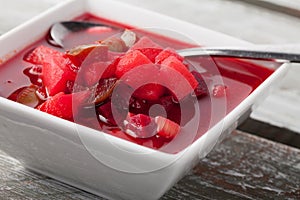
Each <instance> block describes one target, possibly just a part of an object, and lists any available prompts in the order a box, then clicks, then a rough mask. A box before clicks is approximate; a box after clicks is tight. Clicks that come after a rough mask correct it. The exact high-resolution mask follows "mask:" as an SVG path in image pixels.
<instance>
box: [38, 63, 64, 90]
mask: <svg viewBox="0 0 300 200" xmlns="http://www.w3.org/2000/svg"><path fill="white" fill-rule="evenodd" d="M42 80H43V84H44V85H45V87H46V90H47V92H48V94H49V96H54V95H55V94H57V93H59V92H63V91H65V88H66V83H67V79H66V77H65V72H64V71H63V70H62V69H61V68H60V67H59V66H58V65H51V64H49V63H45V64H44V65H43V76H42Z"/></svg>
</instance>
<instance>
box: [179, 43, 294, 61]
mask: <svg viewBox="0 0 300 200" xmlns="http://www.w3.org/2000/svg"><path fill="white" fill-rule="evenodd" d="M273 47H277V45H274V46H273ZM252 48H253V49H249V48H234V47H232V48H229V47H196V48H188V49H181V50H178V51H177V52H178V53H179V54H180V55H181V56H183V57H193V56H220V57H235V58H249V59H250V58H251V59H262V60H274V61H277V62H280V63H300V54H299V53H290V52H284V49H281V50H279V51H270V50H272V46H270V47H269V48H268V50H255V47H252ZM299 52H300V51H299Z"/></svg>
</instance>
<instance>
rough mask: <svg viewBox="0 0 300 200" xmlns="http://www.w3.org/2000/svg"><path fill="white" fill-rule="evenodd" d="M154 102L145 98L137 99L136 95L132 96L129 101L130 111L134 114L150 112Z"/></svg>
mask: <svg viewBox="0 0 300 200" xmlns="http://www.w3.org/2000/svg"><path fill="white" fill-rule="evenodd" d="M151 105H152V103H151V102H148V101H146V100H143V99H137V98H134V97H131V98H130V101H129V112H131V113H133V114H145V115H148V114H149V108H150V107H151Z"/></svg>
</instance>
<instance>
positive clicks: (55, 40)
mask: <svg viewBox="0 0 300 200" xmlns="http://www.w3.org/2000/svg"><path fill="white" fill-rule="evenodd" d="M97 26H99V27H108V26H107V25H104V24H100V23H93V22H86V21H63V22H57V23H55V24H53V25H52V26H51V27H50V30H49V33H48V38H47V41H48V42H49V43H50V44H51V45H53V46H56V47H61V48H63V47H64V44H63V41H64V38H65V37H66V35H67V34H68V33H70V32H79V31H84V30H86V29H88V28H92V27H97Z"/></svg>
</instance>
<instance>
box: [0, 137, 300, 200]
mask: <svg viewBox="0 0 300 200" xmlns="http://www.w3.org/2000/svg"><path fill="white" fill-rule="evenodd" d="M0 197H1V199H4V200H6V199H14V200H19V199H22V200H23V199H25V200H27V199H45V200H46V199H55V200H56V199H57V200H58V199H71V200H72V199H92V200H96V199H103V198H100V197H98V196H95V195H93V194H90V193H86V192H84V191H82V190H79V189H77V188H74V187H72V186H68V185H66V184H63V183H61V182H58V181H56V180H53V179H51V178H48V177H46V176H43V175H40V174H36V173H34V172H31V171H28V170H26V169H24V168H23V167H22V166H21V165H20V163H19V162H18V161H16V160H14V159H13V158H11V157H9V156H8V155H6V154H5V153H3V152H0ZM299 198H300V150H299V149H295V148H292V147H288V146H285V145H282V144H278V143H275V142H272V141H268V140H265V139H262V138H259V137H256V136H251V135H249V134H246V133H243V132H240V131H236V132H234V133H232V134H231V135H229V137H228V138H226V139H225V140H224V141H223V142H222V143H221V144H220V145H219V146H217V147H216V148H215V149H214V150H213V151H212V152H211V153H210V154H209V155H208V156H207V157H206V158H205V159H203V160H202V161H201V162H199V164H198V165H197V166H196V167H195V168H194V169H193V171H191V173H190V174H188V175H187V176H185V177H184V178H183V179H182V180H181V181H180V182H179V183H178V184H176V185H175V186H174V187H173V188H172V189H171V190H170V191H168V192H167V193H166V194H165V195H164V196H163V197H162V199H216V200H217V199H220V200H223V199H295V200H297V199H299Z"/></svg>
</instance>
